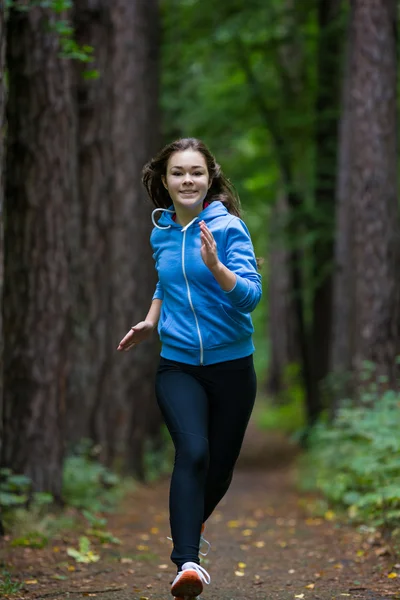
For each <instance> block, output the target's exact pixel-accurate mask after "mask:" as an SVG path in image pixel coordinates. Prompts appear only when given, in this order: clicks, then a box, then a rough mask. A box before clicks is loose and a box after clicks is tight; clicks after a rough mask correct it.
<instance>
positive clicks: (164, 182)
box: [161, 175, 168, 190]
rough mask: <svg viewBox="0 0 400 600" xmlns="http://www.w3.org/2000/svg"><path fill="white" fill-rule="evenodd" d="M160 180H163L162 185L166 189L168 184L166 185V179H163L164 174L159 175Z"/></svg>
mask: <svg viewBox="0 0 400 600" xmlns="http://www.w3.org/2000/svg"><path fill="white" fill-rule="evenodd" d="M161 181H162V182H163V186H164V187H165V189H166V190H167V189H168V186H167V180H166V179H165V175H161Z"/></svg>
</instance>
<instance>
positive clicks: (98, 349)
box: [67, 0, 115, 453]
mask: <svg viewBox="0 0 400 600" xmlns="http://www.w3.org/2000/svg"><path fill="white" fill-rule="evenodd" d="M74 26H75V35H76V39H77V41H78V43H80V44H82V45H89V46H91V47H92V48H93V52H94V63H93V64H92V65H90V70H91V72H92V74H93V70H96V71H97V77H96V76H92V77H88V76H87V75H86V72H87V71H88V67H87V65H86V64H85V63H75V65H74V67H75V78H76V90H77V94H76V101H77V115H78V148H77V152H78V165H79V172H78V198H79V202H78V207H77V210H76V211H75V223H76V227H75V235H74V237H73V243H72V247H71V254H70V262H71V274H72V279H73V286H72V288H73V309H72V311H71V316H72V323H71V325H72V331H73V342H72V344H71V349H70V362H71V374H70V379H69V386H68V418H67V422H68V426H67V438H68V442H69V444H72V445H75V444H76V443H77V442H78V441H80V440H81V439H82V438H90V439H92V440H94V441H96V442H97V443H99V444H101V446H102V448H103V453H106V447H107V442H106V436H105V433H104V432H103V431H102V430H101V428H100V429H99V427H100V426H99V425H98V424H99V423H106V422H107V419H104V421H103V420H101V416H100V415H99V414H96V407H97V403H98V400H99V398H101V397H102V395H103V394H104V390H105V389H106V388H107V389H108V387H109V385H108V384H107V381H108V379H109V377H110V373H111V365H110V363H111V356H112V354H113V351H114V350H115V348H114V347H113V342H112V318H111V313H110V309H111V298H112V288H111V285H110V278H111V273H112V267H111V239H112V234H113V230H112V226H111V206H112V202H113V189H114V169H113V164H112V144H111V139H110V136H111V120H112V105H111V90H112V79H111V68H110V58H111V50H112V29H111V20H110V7H109V2H107V0H76V1H75V3H74ZM77 233H78V235H77ZM109 404H110V406H112V401H110V403H109ZM102 416H104V415H102Z"/></svg>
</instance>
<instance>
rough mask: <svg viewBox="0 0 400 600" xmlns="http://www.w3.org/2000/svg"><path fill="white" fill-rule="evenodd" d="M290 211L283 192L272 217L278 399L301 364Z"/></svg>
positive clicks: (274, 389)
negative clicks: (289, 375) (289, 372)
mask: <svg viewBox="0 0 400 600" xmlns="http://www.w3.org/2000/svg"><path fill="white" fill-rule="evenodd" d="M288 210H289V208H288V203H287V199H286V197H285V195H284V194H283V193H282V192H281V194H280V196H279V197H278V199H277V201H276V205H275V206H274V207H273V209H272V214H271V217H270V236H269V247H268V258H269V269H268V275H269V281H268V335H269V339H270V348H271V354H270V361H269V365H268V379H267V385H266V387H267V392H268V393H269V394H271V395H273V397H275V399H278V398H279V396H280V394H281V393H282V392H284V389H285V371H286V370H287V368H288V366H289V365H290V364H293V363H298V362H299V351H298V335H297V332H296V318H295V317H296V314H295V311H294V298H293V294H292V288H291V285H290V284H291V281H290V273H289V269H288V265H289V256H290V253H289V250H288V248H287V244H286V241H285V236H284V234H283V232H284V230H285V221H286V220H287V218H288Z"/></svg>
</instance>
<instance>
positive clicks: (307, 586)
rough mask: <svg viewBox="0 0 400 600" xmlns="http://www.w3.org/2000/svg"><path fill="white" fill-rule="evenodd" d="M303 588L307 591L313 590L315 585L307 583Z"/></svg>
mask: <svg viewBox="0 0 400 600" xmlns="http://www.w3.org/2000/svg"><path fill="white" fill-rule="evenodd" d="M304 587H306V588H307V589H308V590H313V589H314V588H315V583H309V584H308V585H306V586H304Z"/></svg>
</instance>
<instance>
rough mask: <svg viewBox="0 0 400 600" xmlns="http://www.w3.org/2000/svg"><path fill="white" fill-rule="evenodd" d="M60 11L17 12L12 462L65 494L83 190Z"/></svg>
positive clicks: (10, 266)
mask: <svg viewBox="0 0 400 600" xmlns="http://www.w3.org/2000/svg"><path fill="white" fill-rule="evenodd" d="M53 19H54V13H53V11H51V10H47V9H41V8H31V9H30V10H29V11H28V12H25V13H22V12H20V11H17V10H15V9H11V10H10V16H9V22H8V32H7V33H8V44H7V60H8V73H9V101H8V131H7V172H6V200H5V222H6V226H5V236H4V254H5V259H4V294H3V322H4V446H3V456H2V459H3V460H2V462H3V464H5V465H7V466H9V467H11V468H12V469H13V470H15V471H16V472H18V473H24V474H25V475H27V476H29V477H30V478H31V479H32V483H33V489H34V490H36V491H44V490H46V491H48V492H50V493H52V494H54V495H55V497H56V498H59V497H60V494H61V480H62V461H63V450H64V413H65V387H66V378H67V363H66V358H67V345H68V332H67V327H66V325H67V314H68V310H69V286H68V260H67V237H68V233H69V206H70V203H71V201H72V199H73V197H74V194H75V182H76V172H75V138H74V135H75V119H74V113H73V109H72V102H71V96H70V64H69V61H66V60H62V59H60V58H59V56H58V53H59V46H58V39H57V35H56V34H55V33H54V32H52V31H50V30H49V26H48V25H49V21H50V23H51V22H52V21H53Z"/></svg>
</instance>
